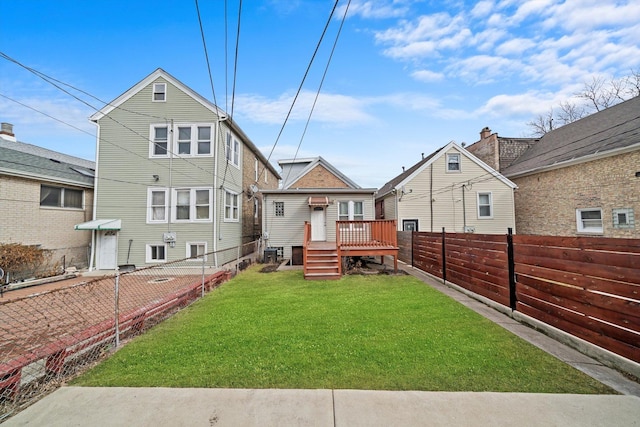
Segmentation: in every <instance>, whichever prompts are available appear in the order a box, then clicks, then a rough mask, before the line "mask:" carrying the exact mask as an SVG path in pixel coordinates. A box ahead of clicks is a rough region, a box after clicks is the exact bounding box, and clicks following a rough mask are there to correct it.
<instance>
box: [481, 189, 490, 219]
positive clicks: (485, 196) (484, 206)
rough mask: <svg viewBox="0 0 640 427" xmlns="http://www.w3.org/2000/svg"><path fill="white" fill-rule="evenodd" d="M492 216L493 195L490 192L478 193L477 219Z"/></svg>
mask: <svg viewBox="0 0 640 427" xmlns="http://www.w3.org/2000/svg"><path fill="white" fill-rule="evenodd" d="M491 218H493V196H492V194H491V193H490V192H488V193H478V219H491Z"/></svg>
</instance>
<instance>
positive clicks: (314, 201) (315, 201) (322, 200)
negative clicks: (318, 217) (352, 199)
mask: <svg viewBox="0 0 640 427" xmlns="http://www.w3.org/2000/svg"><path fill="white" fill-rule="evenodd" d="M309 206H312V207H313V206H329V198H328V197H326V196H322V197H320V196H311V197H309Z"/></svg>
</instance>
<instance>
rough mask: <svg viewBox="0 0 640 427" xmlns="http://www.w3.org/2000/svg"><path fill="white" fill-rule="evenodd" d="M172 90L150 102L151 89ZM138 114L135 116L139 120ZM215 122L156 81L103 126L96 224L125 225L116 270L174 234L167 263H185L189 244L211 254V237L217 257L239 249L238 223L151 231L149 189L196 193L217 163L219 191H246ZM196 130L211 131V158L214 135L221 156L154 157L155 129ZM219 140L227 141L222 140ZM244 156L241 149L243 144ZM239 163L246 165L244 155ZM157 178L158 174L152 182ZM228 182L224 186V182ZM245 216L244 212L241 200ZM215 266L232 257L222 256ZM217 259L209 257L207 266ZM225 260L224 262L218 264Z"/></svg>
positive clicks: (140, 261)
mask: <svg viewBox="0 0 640 427" xmlns="http://www.w3.org/2000/svg"><path fill="white" fill-rule="evenodd" d="M158 82H165V83H167V101H166V102H151V96H152V86H153V83H158ZM134 112H135V113H134ZM216 120H217V117H216V116H215V114H214V113H213V112H211V111H210V110H209V109H207V108H205V107H204V106H203V105H201V104H200V103H198V102H197V101H195V100H194V99H193V98H191V97H190V96H189V95H187V94H186V93H184V92H182V91H181V90H179V89H178V88H177V87H175V86H173V85H172V84H170V83H169V82H166V81H164V80H163V79H162V78H158V79H156V80H155V81H154V82H152V83H150V84H149V85H148V86H146V87H145V88H143V89H142V90H140V91H139V92H138V93H136V94H134V95H133V96H132V97H131V98H129V99H128V100H127V101H125V102H124V103H123V104H122V105H120V107H119V108H116V109H114V110H113V111H111V112H110V113H109V114H108V116H105V117H103V118H101V119H100V120H99V126H100V140H99V142H98V148H99V149H98V166H97V174H98V177H99V179H98V186H97V194H98V200H97V207H96V214H97V215H96V218H99V219H105V218H119V219H122V230H121V231H120V233H119V243H118V264H125V263H131V264H136V265H144V264H145V248H146V244H148V243H159V242H162V237H163V233H164V232H167V231H169V229H170V231H173V232H175V233H176V237H177V240H176V245H175V247H174V248H170V247H168V248H167V260H168V261H171V260H177V259H182V258H184V257H185V254H186V249H185V248H186V243H187V242H193V241H198V242H207V250H208V251H213V249H214V247H215V246H216V245H214V241H215V240H214V235H215V236H217V237H218V238H217V241H215V243H217V247H218V250H220V249H224V248H231V247H235V246H237V245H238V244H240V241H241V226H242V224H241V220H240V221H238V222H237V223H224V222H223V223H221V224H220V226H219V229H216V227H214V223H213V221H210V222H206V223H173V224H171V225H169V224H167V223H162V224H147V223H146V219H147V189H148V188H150V187H161V188H169V187H173V188H181V187H182V188H194V187H199V188H201V187H208V188H213V187H214V167H215V163H214V162H217V167H218V177H219V179H218V181H217V187H218V188H219V187H220V186H221V185H222V184H223V182H224V187H225V188H227V189H229V190H232V191H235V192H237V193H241V192H242V185H241V184H242V174H241V168H242V164H240V167H239V168H238V167H235V166H232V165H229V167H228V168H227V169H226V171H225V165H226V159H225V155H224V135H225V129H226V125H225V124H224V123H223V124H222V126H220V128H219V129H217V130H216V127H215V123H216ZM172 121H173V123H175V124H179V123H180V124H187V123H189V124H195V123H203V124H204V123H206V124H211V125H212V151H214V147H215V146H216V143H214V141H213V140H214V139H215V135H217V137H218V138H219V141H218V143H217V151H215V152H214V156H212V157H185V158H180V157H179V156H174V157H173V159H169V158H149V145H150V138H152V135H150V132H151V127H150V126H151V125H152V124H163V123H167V124H170V123H171V122H172ZM221 135H222V137H220V136H221ZM240 147H241V148H240V149H241V150H242V149H243V148H244V147H243V144H242V143H241V144H240ZM239 159H240V160H239V161H240V162H242V153H240V156H239ZM153 175H158V177H159V179H158V181H155V180H154V178H153ZM223 178H224V180H223ZM213 194H214V195H213V201H214V202H215V203H216V206H214V210H216V212H217V214H216V215H217V218H218V219H220V218H223V215H224V212H223V209H224V204H223V203H220V202H221V201H223V199H221V198H220V191H219V190H218V191H214V192H213ZM239 200H240V206H239V209H240V212H241V211H242V206H241V203H242V197H239ZM130 239H131V240H132V245H131V253H130V255H129V256H128V242H129V240H130ZM222 255H223V256H220V257H219V259H218V263H219V264H221V263H222V262H223V261H224V262H226V261H228V260H231V259H233V258H235V256H236V253H235V251H234V252H233V254H232V255H228V256H227V255H226V253H225V254H222ZM213 258H214V257H209V263H212V262H213ZM220 258H221V259H220Z"/></svg>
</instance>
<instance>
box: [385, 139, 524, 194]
mask: <svg viewBox="0 0 640 427" xmlns="http://www.w3.org/2000/svg"><path fill="white" fill-rule="evenodd" d="M451 148H455V149H456V150H457V151H459V152H460V153H461V154H462V155H464V156H465V157H467V158H468V159H469V160H471V161H472V162H474V163H475V164H477V165H478V166H480V167H481V168H482V169H484V170H485V171H487V173H489V174H491V175H493V176H494V177H495V178H496V179H498V180H500V181H501V182H503V183H504V184H506V185H508V186H509V187H511V188H516V187H517V185H515V184H514V183H513V182H511V181H509V180H508V179H507V178H505V177H504V176H503V175H502V174H500V173H499V172H498V171H496V170H495V169H493V168H492V167H490V166H488V165H487V164H486V163H484V162H483V161H481V160H480V159H478V158H477V157H476V156H474V155H473V154H471V153H470V152H469V151H467V150H465V149H464V148H463V147H461V146H459V145H458V144H456V143H455V142H454V141H451V142H450V143H448V144H447V145H445V146H444V147H441V148H439V149H437V150H436V151H434V152H433V153H431V154H429V155H428V156H427V157H425V158H424V159H421V160H420V161H419V162H418V163H416V164H415V165H413V166H411V167H410V168H409V169H407V170H405V171H404V172H403V173H401V174H400V175H398V176H396V177H395V178H393V179H391V180H390V181H389V182H387V183H386V184H384V185H383V186H382V187H380V190H378V195H377V196H376V199H380V198H382V197H384V196H386V195H387V194H389V193H390V192H391V191H393V190H394V189H399V188H401V187H402V186H403V185H405V184H407V183H408V182H409V181H411V180H412V179H413V178H414V177H415V176H416V175H418V174H419V173H420V172H422V171H423V170H424V169H426V168H427V167H428V166H429V165H431V164H432V163H434V162H436V161H437V160H438V159H439V158H440V157H442V156H443V155H444V154H445V153H446V152H447V151H449V150H450V149H451Z"/></svg>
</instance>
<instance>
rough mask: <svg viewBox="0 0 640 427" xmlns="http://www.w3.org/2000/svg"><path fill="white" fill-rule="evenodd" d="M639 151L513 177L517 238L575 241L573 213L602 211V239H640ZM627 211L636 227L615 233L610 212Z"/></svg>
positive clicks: (617, 229)
mask: <svg viewBox="0 0 640 427" xmlns="http://www.w3.org/2000/svg"><path fill="white" fill-rule="evenodd" d="M637 172H640V151H636V152H633V153H628V154H621V155H617V156H612V157H608V158H605V159H600V160H595V161H592V162H588V163H582V164H579V165H574V166H570V167H565V168H561V169H556V170H552V171H549V172H544V173H539V174H535V175H530V176H526V177H522V178H512V181H513V182H515V183H516V184H517V185H518V189H517V190H516V191H515V205H516V230H517V232H518V234H543V235H551V236H575V235H578V234H582V233H578V232H577V225H576V209H578V208H602V218H603V233H602V234H598V235H601V236H604V237H623V238H640V225H639V224H638V220H639V219H640V177H636V176H635V174H636V173H637ZM616 208H632V209H633V212H634V216H635V217H636V218H638V219H636V220H635V225H634V227H633V228H631V229H623V228H614V225H613V212H612V211H613V209H616Z"/></svg>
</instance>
